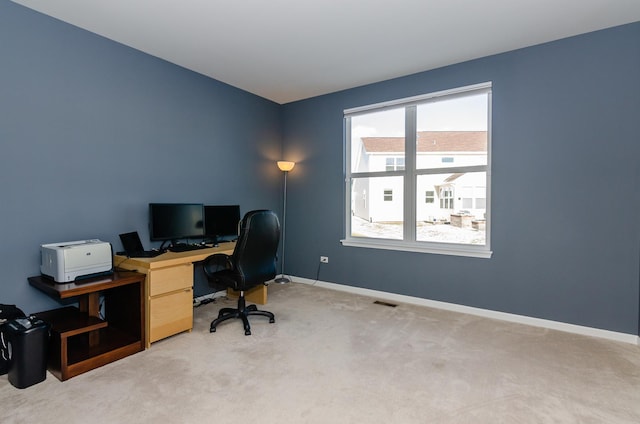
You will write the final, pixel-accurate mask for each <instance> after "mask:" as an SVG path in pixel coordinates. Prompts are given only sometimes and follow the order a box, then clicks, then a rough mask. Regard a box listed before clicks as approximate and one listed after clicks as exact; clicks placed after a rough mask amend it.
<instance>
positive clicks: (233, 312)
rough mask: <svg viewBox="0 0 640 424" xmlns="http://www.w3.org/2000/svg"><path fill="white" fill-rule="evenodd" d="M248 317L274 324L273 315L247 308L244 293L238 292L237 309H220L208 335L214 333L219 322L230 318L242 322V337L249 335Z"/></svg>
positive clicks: (254, 308)
mask: <svg viewBox="0 0 640 424" xmlns="http://www.w3.org/2000/svg"><path fill="white" fill-rule="evenodd" d="M249 315H262V316H265V317H267V318H269V323H270V324H273V323H274V322H276V318H275V316H274V315H273V313H271V312H268V311H259V310H258V307H257V306H256V305H249V306H247V304H246V301H245V298H244V291H241V292H240V297H239V298H238V307H237V308H235V309H234V308H222V309H220V312H219V313H218V318H216V319H214V320H213V321H211V327H210V328H209V332H210V333H215V332H216V327H217V326H218V324H220V323H221V322H224V321H227V320H229V319H232V318H238V319H241V320H242V323H243V325H244V335H245V336H250V335H251V326H250V325H249Z"/></svg>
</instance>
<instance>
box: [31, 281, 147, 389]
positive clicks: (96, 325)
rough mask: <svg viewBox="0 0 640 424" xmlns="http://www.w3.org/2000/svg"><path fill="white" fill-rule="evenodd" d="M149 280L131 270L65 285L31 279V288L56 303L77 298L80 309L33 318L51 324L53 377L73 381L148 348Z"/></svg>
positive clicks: (50, 363) (47, 312)
mask: <svg viewBox="0 0 640 424" xmlns="http://www.w3.org/2000/svg"><path fill="white" fill-rule="evenodd" d="M144 279H145V277H144V275H143V274H139V273H137V272H129V271H122V272H116V273H114V274H113V275H111V276H107V277H97V278H91V279H87V280H81V281H77V282H72V283H64V284H58V283H55V282H54V281H53V280H51V279H49V278H46V277H41V276H38V277H29V279H28V281H29V284H31V285H32V286H33V287H36V288H37V289H39V290H42V291H43V292H45V293H46V294H48V295H49V296H51V297H53V298H55V299H59V300H60V299H70V298H75V297H77V298H78V308H76V307H74V306H67V307H64V308H61V309H53V310H50V311H45V312H39V313H36V314H34V315H35V316H37V317H38V318H40V319H42V320H44V321H46V322H48V323H49V324H50V325H51V333H52V337H51V339H50V344H49V353H48V365H47V367H48V369H49V371H51V373H52V374H53V375H55V376H56V377H57V378H58V379H60V380H61V381H64V380H68V379H69V378H71V377H74V376H76V375H78V374H82V373H84V372H86V371H89V370H92V369H94V368H98V367H101V366H102V365H105V364H108V363H110V362H113V361H116V360H118V359H121V358H124V357H125V356H129V355H132V354H134V353H136V352H140V351H141V350H144V340H145V325H144V320H145V302H144ZM100 295H102V296H103V297H104V319H101V318H100V303H99V302H100Z"/></svg>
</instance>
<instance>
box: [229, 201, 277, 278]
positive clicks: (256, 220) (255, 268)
mask: <svg viewBox="0 0 640 424" xmlns="http://www.w3.org/2000/svg"><path fill="white" fill-rule="evenodd" d="M279 243H280V222H279V221H278V216H277V215H276V214H275V213H273V212H272V211H270V210H255V211H251V212H247V213H246V214H245V216H244V218H242V221H240V234H239V235H238V241H237V242H236V247H235V249H234V251H233V256H232V262H233V273H234V274H236V276H237V277H239V280H240V281H238V283H240V284H239V289H240V290H244V289H248V288H251V287H253V286H257V285H259V284H263V283H264V282H265V281H269V280H271V279H273V278H275V276H276V259H277V252H278V244H279Z"/></svg>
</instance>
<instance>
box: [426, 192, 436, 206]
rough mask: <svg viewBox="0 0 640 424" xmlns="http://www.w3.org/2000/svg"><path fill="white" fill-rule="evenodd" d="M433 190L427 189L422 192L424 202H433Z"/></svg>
mask: <svg viewBox="0 0 640 424" xmlns="http://www.w3.org/2000/svg"><path fill="white" fill-rule="evenodd" d="M435 198H436V195H435V192H434V191H433V190H427V191H425V192H424V202H425V203H434V202H435Z"/></svg>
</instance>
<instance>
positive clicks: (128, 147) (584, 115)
mask: <svg viewBox="0 0 640 424" xmlns="http://www.w3.org/2000/svg"><path fill="white" fill-rule="evenodd" d="M416 54H420V52H416ZM0 60H1V66H0V231H1V232H0V239H1V241H0V269H1V270H2V276H1V277H0V303H16V304H18V306H20V307H22V308H23V309H24V310H25V311H27V312H35V311H38V310H43V309H45V308H49V307H56V306H57V304H56V302H54V301H52V300H50V299H48V298H47V297H46V296H45V295H43V294H41V293H39V292H38V291H37V290H35V289H33V288H32V287H30V286H28V284H27V283H26V278H27V277H28V276H30V275H34V274H37V273H38V271H39V269H38V263H39V256H38V255H39V253H38V246H39V245H40V244H41V243H47V242H58V241H67V240H75V239H85V238H93V237H97V238H101V239H104V240H107V241H110V242H112V243H113V244H114V246H115V247H116V249H118V248H119V246H120V244H119V241H118V239H117V234H119V233H121V232H124V231H132V230H138V231H139V232H140V233H141V235H142V238H143V241H144V242H145V244H146V245H147V246H148V245H149V242H148V231H147V228H146V226H147V217H146V214H147V209H146V208H147V204H148V203H149V202H153V201H168V202H173V201H175V202H181V201H198V202H205V203H239V204H240V205H241V206H242V209H243V211H247V210H249V209H254V208H262V207H266V208H271V209H274V210H278V211H279V210H280V209H281V206H280V205H281V203H280V202H281V183H282V174H281V173H280V172H279V171H277V169H276V168H275V165H274V161H275V160H277V159H280V158H281V157H284V158H287V159H291V160H295V161H297V162H298V163H297V165H296V168H295V169H294V170H293V171H292V172H291V173H290V175H289V179H288V188H289V191H288V199H287V200H288V213H287V244H286V246H287V252H286V253H287V256H286V259H287V261H286V272H287V273H288V274H291V275H296V276H301V277H305V278H310V279H315V278H316V272H317V270H318V260H319V258H318V257H319V256H320V255H327V256H329V258H330V262H329V264H327V265H323V266H322V268H321V269H320V274H319V278H320V279H321V280H324V281H331V282H335V283H341V284H347V285H352V286H358V287H365V288H371V289H375V290H383V291H388V292H393V293H399V294H406V295H411V296H418V297H423V298H427V299H434V300H441V301H445V302H453V303H457V304H462V305H469V306H475V307H480V308H487V309H492V310H496V311H504V312H510V313H516V314H522V315H527V316H532V317H539V318H545V319H551V320H557V321H563V322H568V323H574V324H579V325H586V326H591V327H596V328H603V329H608V330H613V331H619V332H624V333H632V334H637V333H638V327H639V325H640V323H639V321H640V314H639V304H640V290H639V285H640V282H639V280H640V278H639V275H640V260H639V257H640V222H639V220H638V217H639V216H640V175H639V173H640V171H639V169H640V167H639V166H638V163H637V158H638V157H639V156H640V23H635V24H632V25H626V26H622V27H617V28H613V29H609V30H606V31H600V32H596V33H591V34H586V35H582V36H579V37H574V38H570V39H565V40H561V41H557V42H553V43H549V44H545V45H541V46H535V47H531V48H527V49H522V50H519V51H514V52H510V53H506V54H502V55H497V56H492V57H488V58H483V59H479V60H475V61H471V62H466V63H462V64H458V65H455V66H449V67H446V68H442V69H438V70H434V71H429V72H424V73H420V74H416V75H412V76H408V77H404V78H399V79H395V80H390V81H385V82H382V83H378V84H373V85H370V86H365V87H359V88H355V89H352V90H347V91H344V92H339V93H335V94H331V95H326V96H320V97H317V98H313V99H309V100H305V101H300V102H294V103H291V104H287V105H284V106H279V105H277V104H274V103H272V102H269V101H267V100H264V99H261V98H259V97H256V96H253V95H251V94H248V93H246V92H243V91H240V90H237V89H235V88H232V87H229V86H227V85H225V84H222V83H220V82H217V81H215V80H212V79H209V78H206V77H203V76H201V75H198V74H195V73H193V72H189V71H187V70H184V69H182V68H180V67H178V66H175V65H172V64H169V63H166V62H164V61H162V60H159V59H156V58H153V57H151V56H148V55H145V54H143V53H140V52H138V51H135V50H133V49H130V48H127V47H124V46H122V45H119V44H117V43H114V42H111V41H108V40H106V39H103V38H101V37H99V36H96V35H94V34H91V33H88V32H86V31H83V30H80V29H77V28H74V27H73V26H70V25H67V24H64V23H61V22H59V21H57V20H55V19H52V18H50V17H46V16H43V15H40V14H38V13H36V12H33V11H31V10H29V9H26V8H23V7H21V6H18V5H16V4H14V3H11V2H9V1H7V0H0ZM484 81H492V82H493V187H492V193H493V198H492V216H493V231H492V242H493V244H492V248H493V251H494V255H493V257H492V258H491V259H474V258H464V257H451V256H441V255H429V254H418V253H406V252H394V251H383V250H372V249H364V248H353V247H343V246H341V244H340V242H339V240H340V239H341V238H342V237H343V217H344V212H343V209H344V192H343V187H344V184H343V145H342V130H343V129H342V111H343V109H345V108H351V107H356V106H361V105H366V104H370V103H375V102H381V101H385V100H391V99H396V98H402V97H406V96H412V95H417V94H423V93H428V92H432V91H437V90H443V89H447V88H452V87H457V86H462V85H468V84H474V83H478V82H484ZM283 151H284V154H281V153H282V152H283ZM134 179H135V180H134Z"/></svg>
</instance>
